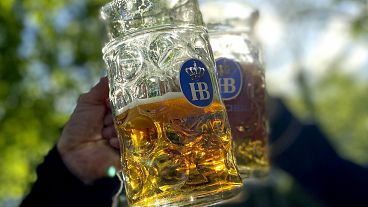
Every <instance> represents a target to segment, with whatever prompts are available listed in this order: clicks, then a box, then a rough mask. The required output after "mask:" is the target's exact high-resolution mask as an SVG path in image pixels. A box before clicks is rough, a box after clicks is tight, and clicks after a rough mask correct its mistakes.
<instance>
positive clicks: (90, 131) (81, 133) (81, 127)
mask: <svg viewBox="0 0 368 207" xmlns="http://www.w3.org/2000/svg"><path fill="white" fill-rule="evenodd" d="M108 94H109V87H108V81H107V79H106V78H102V79H101V80H100V82H99V83H98V84H97V85H96V86H94V87H93V88H92V89H91V90H90V91H89V92H88V93H85V94H83V95H81V96H80V97H79V100H78V102H77V106H76V108H75V110H74V112H73V114H72V115H71V117H70V120H69V121H68V123H67V124H66V125H65V127H64V130H63V132H62V135H61V137H60V140H59V142H58V144H57V149H58V151H59V153H60V155H61V158H62V160H63V161H64V163H65V165H66V166H67V168H68V169H69V170H70V171H71V173H73V174H74V175H75V176H76V177H78V178H79V179H80V180H82V181H83V182H84V183H86V184H88V183H92V182H94V181H95V180H97V179H100V178H103V177H106V176H107V175H108V173H107V172H108V169H109V168H110V167H115V168H116V169H120V156H119V152H118V150H117V149H118V147H119V145H118V139H117V138H116V137H117V136H116V132H115V129H114V126H113V118H112V115H111V110H110V109H109V107H108V104H107V103H106V101H107V99H108ZM112 146H114V147H115V148H116V149H114V148H113V147H112Z"/></svg>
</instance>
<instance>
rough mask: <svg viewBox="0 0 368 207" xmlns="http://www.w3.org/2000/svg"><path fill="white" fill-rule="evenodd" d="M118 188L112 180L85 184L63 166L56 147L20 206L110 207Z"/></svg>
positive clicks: (118, 182)
mask: <svg viewBox="0 0 368 207" xmlns="http://www.w3.org/2000/svg"><path fill="white" fill-rule="evenodd" d="M119 186H120V181H119V180H118V179H117V178H116V177H115V178H104V179H101V180H98V181H96V182H95V183H93V184H92V185H85V184H84V183H83V182H81V181H80V180H79V179H78V178H76V177H75V176H74V175H72V174H71V173H70V172H69V170H68V169H67V167H66V166H65V165H64V163H63V161H62V159H61V157H60V154H59V152H58V151H57V149H56V147H55V148H53V149H52V150H51V151H50V152H49V154H48V155H47V156H46V158H45V160H44V162H43V163H42V164H41V165H39V166H38V168H37V181H36V182H35V183H34V184H33V186H32V189H31V191H30V193H29V194H28V195H27V196H26V197H25V198H24V200H23V202H22V203H21V205H20V207H43V206H45V207H46V206H47V207H74V206H75V207H77V206H78V207H80V206H89V207H94V206H96V207H105V206H106V207H110V206H111V204H112V198H113V196H114V194H115V193H116V192H117V190H118V188H119Z"/></svg>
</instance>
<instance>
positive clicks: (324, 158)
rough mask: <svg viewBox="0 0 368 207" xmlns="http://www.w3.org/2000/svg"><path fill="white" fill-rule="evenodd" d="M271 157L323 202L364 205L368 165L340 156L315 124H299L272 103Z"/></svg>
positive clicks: (286, 112) (366, 199)
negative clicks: (367, 166) (355, 162)
mask: <svg viewBox="0 0 368 207" xmlns="http://www.w3.org/2000/svg"><path fill="white" fill-rule="evenodd" d="M273 104H274V105H273V106H274V107H276V108H275V111H277V112H276V113H277V114H274V116H273V117H271V119H270V121H271V123H270V125H271V136H270V142H271V158H272V163H273V165H275V166H277V167H279V168H281V169H283V170H284V171H286V172H288V173H289V174H290V175H292V176H293V177H294V179H295V180H296V181H297V182H298V183H299V184H300V185H301V186H302V187H303V188H304V189H305V190H307V191H308V192H310V193H311V194H312V195H314V196H315V197H316V198H318V199H319V200H320V201H322V202H323V203H324V204H325V205H326V206H332V207H335V206H368V197H367V196H366V194H367V192H368V190H367V189H368V169H366V168H364V167H362V166H359V165H357V164H354V163H352V162H350V161H348V160H345V159H343V158H341V157H340V156H339V155H338V154H337V153H336V152H335V150H334V149H333V147H332V145H331V144H330V143H329V141H328V138H327V136H326V135H325V134H324V133H323V132H322V131H321V130H320V128H319V127H318V126H317V125H315V124H302V123H301V122H299V121H298V120H297V119H296V118H295V117H294V116H293V115H292V114H291V113H290V111H289V110H288V109H287V108H286V106H285V105H284V104H283V103H282V102H281V101H280V100H276V101H275V102H274V103H273Z"/></svg>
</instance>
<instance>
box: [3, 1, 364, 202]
mask: <svg viewBox="0 0 368 207" xmlns="http://www.w3.org/2000/svg"><path fill="white" fill-rule="evenodd" d="M343 1H344V0H336V2H343ZM356 1H357V2H360V3H361V4H362V10H361V14H360V15H359V16H357V17H356V18H355V19H354V20H353V21H352V22H351V28H352V34H354V37H357V38H363V39H366V38H367V37H368V35H367V32H368V26H367V25H368V16H367V13H368V12H367V5H366V0H356ZM106 2H107V0H65V1H59V0H37V1H35V0H1V1H0V51H1V52H0V77H1V79H0V172H1V173H0V205H1V203H2V201H4V200H9V199H19V198H20V197H21V196H22V195H24V193H26V192H27V189H28V187H29V184H30V183H31V182H32V181H33V180H34V179H35V171H34V170H35V167H36V166H37V164H38V163H39V162H41V161H42V157H43V156H44V155H45V154H46V153H47V151H48V150H49V149H50V148H51V147H52V146H53V145H54V144H55V141H56V139H57V138H58V136H59V134H60V131H61V129H62V127H63V124H64V123H65V121H67V118H68V115H69V114H70V113H71V110H72V109H73V106H74V102H75V100H76V98H77V96H78V94H79V93H80V92H82V91H85V90H87V89H88V88H89V86H90V85H92V84H93V83H94V82H96V81H97V79H98V77H99V76H101V75H102V74H103V73H104V69H103V68H104V64H103V61H102V58H101V47H102V45H103V43H104V39H103V37H104V36H105V30H104V28H103V25H102V23H101V22H100V20H99V19H98V16H99V8H100V7H101V6H102V5H103V4H104V3H106ZM302 85H303V84H302ZM367 89H368V85H367V83H365V82H356V81H355V77H350V76H345V75H341V74H340V73H336V74H335V73H331V74H330V75H328V76H326V77H325V78H324V79H323V81H321V82H320V83H318V84H316V85H314V86H311V88H310V90H309V91H312V93H313V94H312V95H313V108H314V110H315V112H316V113H315V114H316V118H317V119H318V121H319V122H320V123H321V124H322V126H323V128H324V129H325V130H326V132H327V133H328V134H329V135H331V137H332V138H331V139H332V140H334V142H333V143H334V144H335V145H336V146H337V147H338V149H339V150H340V151H341V152H342V153H343V154H346V155H348V157H349V158H351V159H353V160H355V161H358V162H361V163H363V162H367V161H368V154H367V153H366V151H367V150H366V149H368V140H367V139H365V136H366V135H367V134H368V118H367V117H368V114H367V113H368V110H367V109H366V103H367V102H368V96H367V93H366V92H367ZM305 103H306V102H305V100H304V99H303V98H300V97H296V98H295V99H293V100H292V101H291V105H292V106H293V107H294V108H295V109H296V110H297V111H298V112H299V113H300V114H306V111H308V110H309V108H308V107H310V106H307V107H306V105H305ZM308 103H309V102H308ZM56 179H57V178H56Z"/></svg>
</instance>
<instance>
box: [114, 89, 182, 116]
mask: <svg viewBox="0 0 368 207" xmlns="http://www.w3.org/2000/svg"><path fill="white" fill-rule="evenodd" d="M182 97H184V94H183V93H182V92H169V93H166V94H164V95H162V96H156V97H152V98H146V99H135V100H133V101H132V102H131V103H129V104H128V105H126V106H125V107H123V108H122V109H120V110H118V114H122V113H124V112H125V111H127V110H129V109H132V108H135V107H137V106H140V105H146V104H151V103H157V102H164V101H167V100H171V99H177V98H182Z"/></svg>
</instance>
